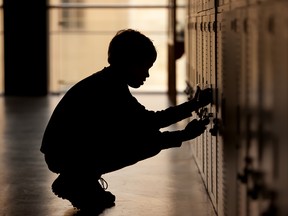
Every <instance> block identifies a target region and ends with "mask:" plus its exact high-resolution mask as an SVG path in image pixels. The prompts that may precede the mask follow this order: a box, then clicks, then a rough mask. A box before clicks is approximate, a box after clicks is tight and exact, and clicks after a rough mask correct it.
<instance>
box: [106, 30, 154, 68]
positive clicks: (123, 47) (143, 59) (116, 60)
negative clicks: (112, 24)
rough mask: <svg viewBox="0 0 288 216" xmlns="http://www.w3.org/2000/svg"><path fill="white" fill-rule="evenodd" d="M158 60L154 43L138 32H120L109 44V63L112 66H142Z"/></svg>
mask: <svg viewBox="0 0 288 216" xmlns="http://www.w3.org/2000/svg"><path fill="white" fill-rule="evenodd" d="M156 58H157V51H156V48H155V46H154V44H153V42H152V41H151V40H150V39H149V38H148V37H146V36H145V35H144V34H142V33H140V32H139V31H137V30H133V29H123V30H120V31H118V32H117V34H116V35H115V36H114V37H113V39H112V40H111V42H110V44H109V48H108V63H109V64H110V65H118V66H120V65H127V64H140V65H142V64H147V63H153V62H154V61H155V60H156Z"/></svg>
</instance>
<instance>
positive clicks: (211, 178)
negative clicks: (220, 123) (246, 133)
mask: <svg viewBox="0 0 288 216" xmlns="http://www.w3.org/2000/svg"><path fill="white" fill-rule="evenodd" d="M214 22H215V14H214V13H211V14H210V15H209V16H208V17H207V34H208V50H207V51H208V61H207V64H208V67H207V70H208V73H207V81H208V82H207V83H208V86H209V87H211V88H212V89H213V93H214V94H215V93H216V92H215V89H216V64H215V61H216V55H215V52H216V50H215V44H216V39H215V37H216V35H215V30H214V29H213V23H214ZM208 115H209V116H211V119H216V118H217V113H216V105H215V104H213V105H211V106H208ZM213 127H214V123H213V120H212V121H211V122H210V124H209V125H208V126H207V136H208V139H207V151H208V160H207V163H208V174H207V176H208V192H209V195H210V197H211V200H212V203H213V205H214V207H215V209H217V185H218V184H217V181H218V179H217V172H218V165H217V134H216V135H212V133H211V132H210V131H211V130H212V128H213Z"/></svg>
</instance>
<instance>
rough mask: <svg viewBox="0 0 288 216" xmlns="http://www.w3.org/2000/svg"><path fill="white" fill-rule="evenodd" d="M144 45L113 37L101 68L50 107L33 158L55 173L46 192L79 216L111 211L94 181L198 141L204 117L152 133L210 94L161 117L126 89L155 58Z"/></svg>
mask: <svg viewBox="0 0 288 216" xmlns="http://www.w3.org/2000/svg"><path fill="white" fill-rule="evenodd" d="M156 57H157V52H156V49H155V47H154V45H153V43H152V41H151V40H150V39H149V38H148V37H146V36H145V35H143V34H142V33H140V32H139V31H136V30H132V29H126V30H121V31H119V32H118V33H117V34H116V35H115V37H114V38H113V39H112V40H111V42H110V44H109V49H108V62H109V66H107V67H104V68H103V69H102V70H101V71H99V72H96V73H94V74H92V75H91V76H89V77H87V78H84V79H83V80H81V81H80V82H78V83H77V84H75V85H74V86H72V87H71V88H70V89H69V90H68V91H67V92H66V94H65V95H64V96H63V97H62V99H61V101H60V102H59V103H58V105H57V106H56V108H55V110H54V112H53V114H52V116H51V118H50V120H49V122H48V125H47V128H46V130H45V133H44V136H43V140H42V146H41V152H42V153H44V154H45V160H46V163H47V165H48V168H49V169H50V170H51V171H52V172H55V173H58V174H59V176H58V178H57V179H56V180H55V181H54V182H53V184H52V190H53V192H54V193H55V194H56V195H57V196H59V197H61V198H63V199H67V200H69V201H70V202H71V203H72V205H73V206H74V207H76V208H77V209H80V210H81V211H91V210H93V211H95V212H99V213H100V212H101V211H103V210H104V209H105V208H109V207H111V206H114V201H115V196H114V195H113V194H112V193H111V192H109V191H107V190H106V188H105V186H106V185H107V184H106V182H105V180H104V179H102V177H101V176H102V175H103V174H105V173H108V172H112V171H115V170H119V169H121V168H124V167H126V166H130V165H132V164H135V163H137V162H138V161H141V160H144V159H147V158H150V157H153V156H155V155H157V154H158V153H159V152H160V151H161V150H163V149H167V148H173V147H180V146H181V144H182V142H184V141H187V140H190V139H193V138H195V137H197V136H199V135H201V134H202V133H203V132H204V131H205V129H206V125H207V124H208V122H209V119H208V120H207V119H199V120H197V119H194V120H192V121H191V122H189V123H188V124H187V126H186V127H185V128H184V129H183V130H178V131H164V132H163V131H160V129H161V128H164V127H167V126H169V125H171V124H174V123H176V122H178V121H180V120H183V119H185V118H188V117H190V116H191V115H192V112H193V111H197V110H198V109H199V108H201V107H204V106H206V105H208V104H210V103H211V100H212V90H211V89H209V88H207V89H204V90H201V89H200V88H198V90H197V91H196V93H195V96H194V98H192V99H190V100H188V101H187V102H185V103H183V104H180V105H177V106H171V107H169V108H167V109H165V110H161V111H151V110H147V109H146V108H145V107H144V106H143V105H141V104H140V103H139V102H138V101H137V99H136V98H135V97H133V96H132V95H131V93H130V91H129V88H128V87H129V86H130V87H132V88H139V87H140V86H141V85H142V84H143V83H144V81H145V80H146V78H147V77H149V69H150V68H151V67H152V65H153V63H154V61H155V60H156Z"/></svg>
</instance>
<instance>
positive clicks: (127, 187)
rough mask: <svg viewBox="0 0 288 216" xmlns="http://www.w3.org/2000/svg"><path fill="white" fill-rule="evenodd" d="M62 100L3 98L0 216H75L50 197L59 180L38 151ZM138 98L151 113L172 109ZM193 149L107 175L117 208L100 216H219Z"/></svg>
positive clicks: (162, 100)
mask: <svg viewBox="0 0 288 216" xmlns="http://www.w3.org/2000/svg"><path fill="white" fill-rule="evenodd" d="M60 97H61V96H55V95H53V96H47V97H39V98H38V97H36V98H33V97H32V98H30V97H29V98H26V97H3V96H1V97H0V119H1V123H0V216H72V215H74V213H75V209H74V208H73V207H72V206H71V204H70V202H69V201H67V200H63V199H60V198H58V197H56V196H55V195H54V194H53V193H52V191H51V184H52V182H53V181H54V179H55V178H56V176H57V175H56V174H54V173H51V172H50V171H49V170H48V168H47V166H46V164H45V162H44V159H43V155H42V154H41V153H40V151H39V148H40V144H41V139H42V134H43V131H44V129H45V126H46V124H47V121H48V119H49V117H50V115H51V113H52V111H53V109H54V107H55V105H56V104H57V102H58V101H59V99H60ZM135 97H136V98H138V100H139V101H140V102H142V104H143V105H145V106H146V108H148V109H153V110H159V109H164V108H166V107H168V105H169V100H168V98H167V95H166V94H137V95H135ZM179 100H180V101H181V99H179ZM182 100H184V99H183V98H182ZM115 108H116V107H115ZM115 113H116V114H117V110H116V112H115ZM185 124H186V123H185V122H180V123H178V124H176V125H174V126H171V127H169V128H168V129H169V130H174V129H177V128H183V127H184V126H185ZM190 147H191V143H190V144H189V143H184V144H183V145H182V147H181V148H174V149H169V150H164V151H162V152H160V153H159V154H158V155H156V156H155V157H153V158H150V159H147V160H145V161H141V162H138V163H137V164H135V165H133V166H130V167H126V168H123V169H121V170H118V171H116V172H113V173H109V174H106V175H103V176H102V177H103V178H104V179H105V180H106V181H107V182H108V184H109V188H108V190H109V191H111V192H112V193H113V194H114V195H116V202H115V204H116V205H115V206H114V207H112V208H110V209H107V210H105V211H104V212H103V213H102V214H101V216H215V215H216V214H215V211H214V209H213V206H212V204H211V203H210V200H209V197H208V195H207V193H206V190H205V187H204V185H203V183H202V179H201V177H200V174H199V172H198V169H197V166H196V164H195V163H194V160H193V157H192V154H191V149H190ZM91 216H92V215H91Z"/></svg>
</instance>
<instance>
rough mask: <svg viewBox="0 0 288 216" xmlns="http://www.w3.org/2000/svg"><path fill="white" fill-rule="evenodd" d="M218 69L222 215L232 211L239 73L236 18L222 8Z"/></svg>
mask: <svg viewBox="0 0 288 216" xmlns="http://www.w3.org/2000/svg"><path fill="white" fill-rule="evenodd" d="M222 19H223V22H222V24H223V25H222V52H223V55H222V57H223V59H222V60H223V61H222V69H223V70H222V73H223V79H222V81H223V100H224V103H223V105H222V110H223V109H224V113H223V128H224V129H223V132H224V134H223V141H224V148H223V149H224V154H223V160H224V171H223V172H224V173H225V176H224V190H225V193H224V198H225V201H224V205H225V215H228V216H230V215H237V214H236V211H237V210H236V209H237V205H236V197H235V194H238V192H237V191H236V189H237V185H236V176H237V146H238V141H239V134H238V123H239V104H238V102H239V99H238V96H239V95H238V89H239V86H238V81H239V80H238V79H239V74H240V62H239V58H240V56H241V54H240V44H239V42H240V38H239V34H238V32H237V31H238V25H239V23H238V22H239V20H238V19H237V16H236V15H235V11H231V12H230V11H229V12H224V13H223V16H222Z"/></svg>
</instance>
